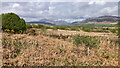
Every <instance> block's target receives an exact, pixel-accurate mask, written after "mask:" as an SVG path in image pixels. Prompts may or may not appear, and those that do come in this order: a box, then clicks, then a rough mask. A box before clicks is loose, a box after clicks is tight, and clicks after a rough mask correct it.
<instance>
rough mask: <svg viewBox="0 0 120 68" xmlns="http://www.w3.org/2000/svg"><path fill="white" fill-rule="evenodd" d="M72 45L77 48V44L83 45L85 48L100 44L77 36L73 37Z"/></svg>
mask: <svg viewBox="0 0 120 68" xmlns="http://www.w3.org/2000/svg"><path fill="white" fill-rule="evenodd" d="M73 43H74V44H75V45H77V46H78V45H79V44H85V45H86V46H90V47H95V45H98V44H99V43H100V42H99V41H98V40H94V39H92V38H89V37H83V36H80V35H79V34H78V35H76V36H75V37H74V39H73Z"/></svg>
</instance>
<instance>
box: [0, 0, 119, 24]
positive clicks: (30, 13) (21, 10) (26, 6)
mask: <svg viewBox="0 0 120 68" xmlns="http://www.w3.org/2000/svg"><path fill="white" fill-rule="evenodd" d="M9 12H13V13H16V14H18V15H19V16H20V17H21V18H23V19H25V21H27V22H29V21H39V20H41V19H54V20H66V21H68V20H69V21H70V20H76V19H78V20H80V19H79V18H81V17H84V18H89V17H98V16H104V15H112V16H118V2H104V1H101V2H93V1H90V2H3V3H2V11H0V14H2V13H9Z"/></svg>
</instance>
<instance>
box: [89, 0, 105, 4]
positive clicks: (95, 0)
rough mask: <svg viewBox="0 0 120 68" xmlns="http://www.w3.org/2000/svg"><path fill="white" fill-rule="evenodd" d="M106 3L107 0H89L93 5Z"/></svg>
mask: <svg viewBox="0 0 120 68" xmlns="http://www.w3.org/2000/svg"><path fill="white" fill-rule="evenodd" d="M105 3H106V1H104V0H91V1H89V2H88V4H89V5H92V4H97V5H104V4H105Z"/></svg>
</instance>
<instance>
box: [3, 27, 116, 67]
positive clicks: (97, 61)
mask: <svg viewBox="0 0 120 68" xmlns="http://www.w3.org/2000/svg"><path fill="white" fill-rule="evenodd" d="M36 31H37V34H38V35H35V36H34V35H30V34H29V33H28V34H12V35H9V34H7V33H3V35H4V36H7V37H9V38H12V39H15V38H16V39H19V40H20V41H25V40H27V41H28V43H33V44H32V45H27V48H26V49H21V52H20V54H19V55H18V56H17V57H16V58H3V65H4V66H5V65H17V66H25V65H27V66H48V65H49V66H64V65H68V66H72V65H74V66H86V65H87V66H93V65H94V66H98V65H99V66H117V65H118V43H116V42H114V41H112V42H111V43H110V42H107V41H106V40H105V39H102V43H100V45H99V48H92V49H90V54H89V55H88V54H87V51H86V47H85V46H84V45H82V46H79V47H77V46H75V45H74V44H73V43H72V42H70V41H68V40H63V39H58V38H55V37H51V36H49V35H51V34H52V35H57V34H58V35H59V34H63V35H75V34H78V33H79V34H83V35H85V36H87V35H89V36H90V35H91V36H100V37H101V36H103V37H107V38H108V39H117V36H116V35H114V34H107V33H93V32H89V33H87V32H83V31H80V32H78V31H64V30H58V31H52V30H48V31H47V32H45V33H46V35H44V33H43V34H42V33H40V32H41V31H40V30H39V29H37V30H36ZM47 33H48V34H47ZM104 40H105V41H104ZM36 42H37V43H36ZM3 51H4V52H3V57H5V56H7V55H9V56H10V55H11V54H10V53H11V51H10V50H8V49H6V48H4V49H3Z"/></svg>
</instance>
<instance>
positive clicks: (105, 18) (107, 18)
mask: <svg viewBox="0 0 120 68" xmlns="http://www.w3.org/2000/svg"><path fill="white" fill-rule="evenodd" d="M118 20H120V19H119V17H117V16H100V17H96V18H88V19H86V20H83V21H77V22H73V23H72V24H81V23H89V22H95V23H96V22H98V23H100V22H110V23H113V22H117V21H118ZM95 23H93V24H95Z"/></svg>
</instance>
